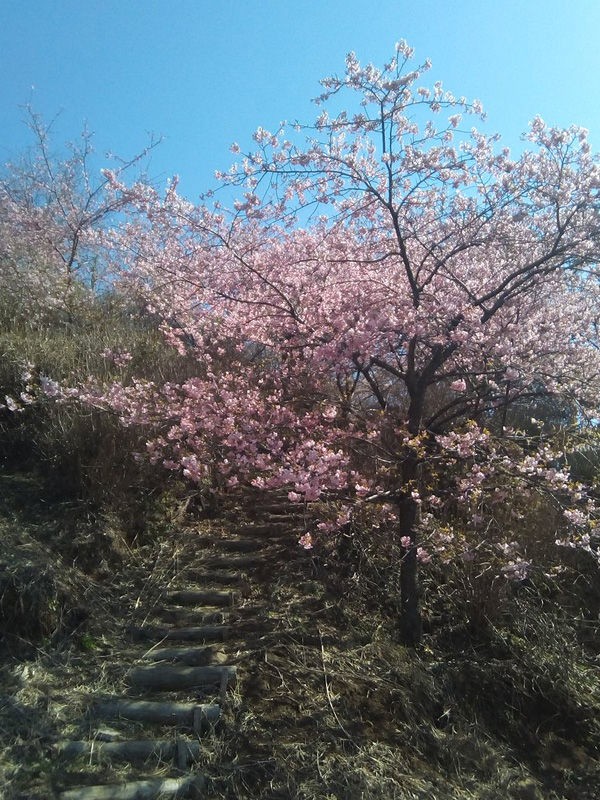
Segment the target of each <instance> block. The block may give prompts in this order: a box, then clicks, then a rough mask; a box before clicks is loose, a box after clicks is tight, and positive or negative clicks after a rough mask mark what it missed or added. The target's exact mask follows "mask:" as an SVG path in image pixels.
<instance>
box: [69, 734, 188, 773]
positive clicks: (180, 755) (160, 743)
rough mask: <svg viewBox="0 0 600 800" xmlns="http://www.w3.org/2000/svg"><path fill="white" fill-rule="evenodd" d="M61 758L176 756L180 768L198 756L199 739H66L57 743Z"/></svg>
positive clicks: (162, 758)
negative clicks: (124, 740)
mask: <svg viewBox="0 0 600 800" xmlns="http://www.w3.org/2000/svg"><path fill="white" fill-rule="evenodd" d="M58 752H59V755H60V756H61V757H63V758H71V759H74V758H79V757H81V756H85V757H86V758H87V759H88V761H89V762H90V763H94V762H98V761H129V762H131V763H136V762H137V763H139V762H140V761H142V762H144V761H149V760H151V759H152V760H158V761H171V760H176V761H177V766H178V767H179V768H180V769H182V768H185V767H187V766H189V765H190V764H193V763H194V762H195V761H197V760H198V757H199V756H200V744H199V742H184V741H182V740H179V741H166V740H156V741H128V742H68V743H65V744H64V745H59V747H58Z"/></svg>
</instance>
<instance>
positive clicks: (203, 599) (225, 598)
mask: <svg viewBox="0 0 600 800" xmlns="http://www.w3.org/2000/svg"><path fill="white" fill-rule="evenodd" d="M235 597H236V595H235V592H205V591H202V590H200V589H191V590H190V589H182V590H179V591H176V592H169V594H166V595H164V597H163V599H164V600H165V602H167V603H175V604H176V605H180V606H232V605H233V603H234V602H235Z"/></svg>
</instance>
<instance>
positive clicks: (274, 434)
mask: <svg viewBox="0 0 600 800" xmlns="http://www.w3.org/2000/svg"><path fill="white" fill-rule="evenodd" d="M412 59H413V53H412V50H411V49H410V48H409V47H408V46H407V45H406V44H405V43H404V42H401V43H400V44H398V45H397V47H396V52H395V55H394V57H393V58H392V59H391V60H390V62H389V63H388V64H386V65H385V67H384V68H383V69H381V70H380V69H377V68H375V67H374V66H372V65H367V66H362V65H361V64H359V62H358V60H357V59H356V57H355V56H354V55H353V54H350V55H349V56H348V57H347V60H346V69H345V72H344V74H343V75H342V76H341V77H337V76H333V77H329V78H326V79H325V80H323V81H322V84H323V90H324V91H323V94H322V95H321V96H320V97H319V99H318V103H319V104H321V105H322V106H323V108H324V110H323V111H322V113H321V114H320V116H319V117H318V119H317V121H316V122H315V123H314V124H313V125H312V126H302V125H299V124H296V125H294V126H291V130H290V131H288V130H287V126H285V125H282V126H281V129H279V130H277V131H276V132H269V131H266V130H264V129H262V128H259V129H258V131H257V132H256V133H255V136H254V140H255V144H256V147H255V148H254V150H253V151H251V152H248V153H246V154H245V155H241V154H240V156H239V161H238V162H237V163H236V164H234V166H233V167H232V168H231V169H230V170H229V172H227V173H220V174H219V177H220V179H221V181H222V183H223V185H224V186H225V187H229V189H228V191H231V187H234V189H237V190H238V193H239V195H240V199H239V200H238V201H236V202H235V204H234V206H233V208H232V209H230V210H227V209H226V208H225V207H224V206H222V205H221V203H220V202H216V203H214V204H213V205H211V206H209V205H208V202H207V203H205V204H204V205H201V206H194V205H192V204H190V203H188V202H186V201H185V200H184V199H183V198H181V197H179V196H178V194H177V191H176V183H173V184H172V185H171V186H170V187H169V189H168V191H167V192H166V194H165V195H164V196H163V195H160V194H159V193H157V192H156V191H154V190H153V189H151V188H149V187H147V186H133V187H127V186H125V185H124V184H123V183H122V182H121V181H120V180H119V178H118V176H116V175H115V174H113V173H106V176H107V179H108V180H109V181H110V183H111V186H112V190H113V191H114V192H115V195H118V196H119V197H120V198H122V199H123V201H124V202H125V201H126V202H128V203H129V204H130V205H131V208H132V209H133V210H134V212H133V216H132V217H131V219H130V221H129V223H128V224H127V225H126V226H125V227H124V228H123V229H122V231H121V236H122V237H123V241H124V242H127V243H128V245H127V250H128V252H129V253H130V254H131V257H130V259H129V261H128V265H127V279H128V280H129V281H132V282H133V283H135V285H136V291H141V292H144V293H145V294H146V296H147V300H148V304H149V306H151V308H152V311H153V313H154V314H156V315H157V317H158V318H159V319H161V320H162V322H163V329H164V332H165V335H166V336H167V337H168V338H169V340H170V341H171V342H172V343H173V344H174V345H175V346H176V347H177V348H178V349H179V351H180V352H182V353H184V352H185V353H188V354H189V353H193V354H194V355H195V356H196V358H197V361H198V365H199V366H198V374H197V375H196V376H194V377H192V378H190V379H189V380H187V381H184V382H182V383H180V384H173V383H170V384H167V385H164V386H159V385H155V384H148V383H144V384H140V383H138V384H134V385H130V386H123V385H118V384H117V385H113V386H112V387H110V388H109V389H106V388H103V387H94V386H90V387H88V389H87V399H88V401H89V402H93V403H96V404H104V405H109V406H111V407H112V408H113V409H116V410H117V411H118V413H119V414H120V415H121V416H122V419H123V421H124V422H126V423H127V424H135V423H138V424H144V425H146V426H148V429H149V431H151V438H150V441H149V445H148V447H149V451H150V455H151V457H152V458H153V459H154V460H155V461H160V462H162V463H164V465H165V466H166V467H167V468H168V469H172V470H180V471H183V474H184V475H185V476H186V477H189V478H190V479H192V480H196V481H206V480H210V481H211V482H212V484H213V485H214V486H215V487H220V488H221V489H224V490H225V489H226V488H227V487H231V486H235V485H238V484H240V483H241V484H244V483H245V484H252V485H254V486H260V487H266V488H275V487H286V488H288V490H289V493H290V499H291V500H293V501H301V500H302V501H307V502H312V501H315V500H318V499H319V498H321V497H323V496H325V495H326V494H327V493H328V492H336V493H337V494H338V496H341V497H344V498H346V500H347V501H348V504H349V507H350V506H351V504H352V503H353V502H354V503H356V502H359V501H360V502H363V503H373V504H374V505H375V504H379V506H380V508H381V510H382V511H381V513H382V514H385V515H387V517H388V518H392V519H395V520H396V522H395V526H396V532H395V536H396V539H397V541H398V543H399V545H400V546H401V548H402V554H403V555H402V561H401V570H400V592H401V621H400V622H401V632H402V636H403V639H404V641H406V642H408V643H415V642H417V641H418V640H419V638H420V635H421V620H420V609H419V588H418V565H419V563H427V562H429V561H430V560H431V559H432V558H440V559H441V560H444V559H450V558H454V557H456V558H463V559H465V560H466V559H469V558H473V557H475V555H476V554H477V553H478V552H481V551H482V548H483V549H485V548H486V547H487V548H488V552H494V553H495V554H496V557H497V558H498V559H499V563H500V566H499V570H500V571H501V572H502V573H503V574H504V575H505V576H506V577H507V578H514V579H516V580H521V579H523V578H524V577H526V576H527V574H528V572H529V570H530V569H531V568H532V565H531V558H530V557H529V555H528V554H527V553H526V552H523V548H522V546H521V544H520V543H519V542H518V541H515V540H514V533H513V532H512V531H510V530H506V529H505V525H506V521H505V520H503V521H502V523H500V522H494V520H495V519H499V517H498V516H497V515H496V516H495V515H494V513H495V512H494V508H498V507H499V506H500V507H504V506H505V505H506V503H507V499H508V498H510V502H511V503H512V504H513V505H514V508H515V509H518V508H519V507H521V506H523V504H525V505H527V504H531V503H534V502H538V501H539V502H541V501H542V499H543V502H551V503H553V504H554V505H555V507H556V508H557V509H558V510H564V512H565V514H564V515H563V523H562V533H561V538H560V542H561V543H562V544H564V545H573V546H576V545H578V546H582V547H584V548H586V549H588V550H589V551H590V552H591V553H592V552H593V550H594V548H593V547H592V544H593V542H592V541H591V539H590V524H591V523H590V514H592V512H593V503H592V501H591V499H590V497H589V494H588V492H587V490H586V488H585V487H583V486H580V485H578V484H576V483H575V482H573V481H572V480H571V478H570V476H569V474H568V470H567V469H566V467H565V466H564V459H563V455H564V447H561V446H559V444H558V443H557V441H556V438H552V437H551V436H550V435H549V434H550V431H549V430H544V428H543V427H541V426H540V425H537V424H536V423H535V421H534V422H532V423H530V424H529V426H528V427H525V428H524V427H522V426H521V427H520V428H519V427H515V425H516V422H515V421H516V420H517V419H518V418H519V417H520V418H522V417H523V413H525V414H526V413H527V411H528V410H531V409H533V408H535V404H536V403H538V404H539V403H542V402H545V401H552V402H555V403H557V404H558V403H562V404H563V407H564V408H569V409H570V410H571V411H570V413H571V416H572V420H571V421H572V422H573V425H574V428H575V429H577V428H579V429H581V427H582V425H584V424H585V421H586V420H589V421H593V420H596V419H597V418H598V399H599V389H600V360H599V349H598V337H597V334H598V321H599V320H598V316H599V313H600V312H599V309H600V304H599V302H598V301H599V299H600V298H599V297H598V278H597V272H596V263H597V258H598V242H599V238H598V234H599V233H600V229H599V222H600V217H599V213H598V212H599V208H598V193H599V187H600V168H599V163H598V160H597V158H596V157H595V156H594V155H592V153H591V152H590V147H589V144H588V141H587V136H586V132H585V130H583V129H581V128H577V127H571V128H568V129H566V130H559V129H556V128H553V127H550V126H548V125H546V124H545V123H544V122H543V121H542V120H541V119H540V118H539V117H536V118H535V119H534V120H533V121H532V123H531V124H530V127H529V131H528V133H527V134H526V135H525V137H524V138H525V142H526V149H525V150H524V152H523V153H522V154H521V155H518V156H512V155H511V153H510V152H509V150H508V149H506V148H502V147H501V146H500V142H499V137H497V136H494V135H492V136H490V135H486V134H484V133H482V132H481V131H480V130H478V129H477V128H476V127H473V126H472V125H471V124H469V123H468V120H469V118H475V119H477V118H481V117H482V109H481V106H480V104H479V103H478V102H469V101H467V100H466V99H465V98H463V97H456V96H454V95H453V94H451V93H450V92H448V91H446V90H445V89H444V87H443V86H442V84H441V83H439V82H437V83H435V84H434V85H433V86H432V87H429V86H427V85H426V84H425V80H424V79H425V73H426V72H427V71H428V70H429V67H430V65H429V63H428V62H425V63H424V64H422V65H419V66H414V65H413V62H412ZM346 95H348V96H349V100H348V106H347V107H348V109H349V110H340V109H341V108H342V107H343V106H344V97H345V96H346ZM353 98H357V99H353ZM232 149H233V151H234V152H236V153H239V152H240V148H239V147H238V146H237V145H234V146H233V148H232ZM140 212H141V213H140ZM123 252H125V245H124V247H123ZM350 510H351V509H350ZM347 515H348V509H347V510H345V511H344V519H347ZM452 519H454V520H455V523H454V524H452V522H451V520H452ZM303 543H304V544H305V545H306V546H308V545H310V539H307V538H306V537H305V538H304V539H303Z"/></svg>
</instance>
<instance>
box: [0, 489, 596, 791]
mask: <svg viewBox="0 0 600 800" xmlns="http://www.w3.org/2000/svg"><path fill="white" fill-rule="evenodd" d="M1 483H2V486H1V489H2V505H1V508H0V533H1V535H2V541H3V550H2V555H1V557H0V582H1V583H0V586H1V591H0V596H1V606H0V609H1V614H2V616H1V620H2V629H3V631H4V632H6V633H7V634H8V635H7V636H5V637H4V640H3V641H2V644H1V647H2V660H1V662H0V681H1V685H0V697H1V700H0V752H2V753H3V755H2V757H1V759H0V783H1V784H2V785H4V786H5V787H7V788H6V790H5V791H6V797H7V798H9V799H10V800H16V798H19V800H25V798H29V799H30V800H31V799H32V798H36V800H42V798H44V799H46V798H51V797H52V796H53V795H52V786H53V785H54V784H55V782H56V778H57V774H56V770H57V769H58V767H57V765H56V763H55V762H54V761H53V759H52V755H51V752H52V751H51V744H52V742H53V741H55V740H56V739H57V738H60V737H62V736H65V735H75V734H76V733H77V726H78V725H81V722H80V719H81V710H82V707H83V705H84V703H85V698H86V697H87V696H88V695H89V692H90V690H91V691H98V692H107V691H109V690H110V689H111V687H112V686H115V685H117V683H118V682H119V680H120V679H121V677H122V673H123V664H122V663H120V661H119V653H120V651H121V649H122V635H123V630H124V628H125V626H126V624H127V622H129V621H130V620H131V615H132V614H135V609H136V608H138V607H139V606H140V604H144V603H146V604H147V603H148V602H150V603H151V602H152V598H153V596H154V595H156V594H157V593H158V592H159V591H160V588H162V586H164V584H165V582H166V581H168V580H169V576H170V575H171V574H172V571H173V569H174V565H175V564H176V562H177V556H178V553H179V552H180V550H181V547H182V546H184V542H185V541H193V536H194V531H195V529H197V528H198V527H202V526H206V525H209V526H210V525H212V526H213V527H215V526H216V527H217V528H218V526H219V525H220V524H223V525H227V524H229V523H228V522H227V518H224V519H223V520H222V521H216V522H213V523H210V522H205V523H202V522H198V521H196V522H194V523H192V521H190V528H189V529H188V531H187V532H183V533H178V531H181V527H180V526H179V525H173V524H171V525H170V526H166V527H165V528H164V530H162V531H160V530H159V529H156V530H155V531H154V533H153V535H152V536H151V537H150V536H147V537H146V539H145V540H143V539H142V540H138V541H137V542H131V541H128V539H127V536H126V534H125V533H124V532H123V531H121V530H120V529H119V526H118V525H117V524H116V523H115V522H114V518H113V517H111V518H108V517H106V516H105V517H101V516H100V517H98V516H95V517H91V516H89V515H88V516H86V512H85V510H84V509H83V508H81V507H78V506H77V505H75V504H69V503H58V502H56V501H49V502H44V495H43V491H42V489H41V487H40V486H39V484H38V483H37V482H36V480H35V479H34V478H32V477H31V476H15V475H4V476H2V479H1ZM171 522H173V520H171ZM190 537H192V539H190ZM342 552H343V556H342V554H341V553H342ZM390 558H391V555H390V552H389V548H388V545H387V543H386V542H385V540H383V539H381V540H379V541H378V540H377V538H376V536H374V534H373V533H372V532H368V531H365V532H361V531H356V532H355V534H354V536H353V537H352V538H351V539H348V540H345V541H344V542H343V545H342V546H341V547H334V546H333V545H330V546H329V547H328V548H327V549H325V548H323V549H321V550H318V549H317V551H315V552H314V553H313V554H308V553H307V554H304V553H303V552H301V553H299V552H298V548H297V547H296V546H295V542H294V541H291V542H290V559H289V560H288V561H286V562H285V563H281V562H278V563H277V564H266V565H265V570H264V572H263V575H264V579H263V580H262V581H261V582H260V585H259V586H257V587H255V591H256V592H258V593H259V594H260V595H261V597H262V598H263V599H265V600H267V601H268V603H269V604H270V607H271V609H272V613H273V618H274V619H275V620H276V624H275V630H274V631H273V633H272V634H270V636H269V637H268V638H267V639H266V640H265V641H264V642H263V645H262V646H261V648H260V650H259V651H257V652H256V653H255V654H254V656H253V657H252V659H251V663H250V678H249V679H248V680H247V681H246V684H245V685H243V686H242V687H241V691H240V697H239V702H238V703H237V705H236V706H235V708H234V709H233V711H232V716H231V719H230V722H229V724H228V726H227V728H226V730H225V733H224V734H223V737H222V738H221V739H220V740H219V741H218V742H217V741H214V742H212V743H210V744H209V745H208V746H207V753H206V754H205V756H204V758H205V760H206V764H207V765H208V768H209V771H210V769H212V770H213V773H214V775H215V777H217V778H218V780H217V783H216V784H215V785H216V789H215V792H216V794H215V796H218V797H227V798H240V799H241V798H247V800H250V798H261V797H264V798H267V797H269V798H281V800H284V798H305V799H306V800H317V798H319V799H320V800H322V799H323V798H328V800H333V798H340V799H341V798H348V800H354V798H356V799H357V800H358V799H359V798H365V800H370V799H371V798H373V799H375V798H381V800H384V799H385V800H389V799H390V798H398V799H400V798H402V800H404V799H405V798H406V800H408V798H419V799H421V800H425V798H427V800H436V798H439V800H452V798H456V799H457V800H459V799H460V800H467V799H468V798H470V799H471V800H484V799H487V800H492V799H495V798H498V800H500V798H523V799H524V800H525V799H526V798H531V799H532V800H534V799H535V798H549V800H567V799H568V800H593V799H594V798H597V797H598V789H597V787H598V785H600V762H599V761H598V752H599V750H598V746H599V745H600V713H599V712H600V670H599V666H600V664H599V661H598V652H599V649H600V648H598V644H597V641H598V639H597V635H598V633H599V632H600V631H599V630H598V627H599V626H598V609H599V607H600V602H599V598H600V590H599V589H598V578H597V577H595V576H594V575H592V574H591V573H590V574H586V572H585V571H582V566H581V565H575V564H574V565H573V566H572V568H570V570H569V572H568V574H567V575H565V577H564V579H563V584H562V586H561V585H559V584H557V583H553V584H552V585H547V586H544V587H541V588H540V587H538V588H537V589H535V590H534V589H533V588H532V587H529V588H525V587H524V588H522V589H521V590H520V591H517V592H512V591H503V592H502V593H500V594H499V596H498V598H497V602H496V604H495V608H494V610H493V613H489V612H486V613H485V614H483V615H479V616H478V615H477V614H474V613H473V611H474V609H473V603H474V602H477V601H476V600H475V601H474V599H473V597H472V596H470V595H469V591H468V588H465V587H466V583H465V580H464V576H457V575H446V576H442V575H440V574H434V573H432V574H430V575H429V576H428V577H427V578H426V583H427V584H428V585H427V586H426V589H427V594H426V614H427V619H428V625H427V633H426V635H425V637H424V641H423V644H422V646H421V647H420V648H419V649H418V650H416V651H410V650H406V649H405V648H404V647H402V646H401V645H399V644H398V643H397V640H396V635H395V624H394V623H395V618H396V608H395V602H394V596H395V589H394V576H393V572H392V571H391V570H390V568H389V561H390ZM442 580H443V581H445V583H444V584H443V585H442ZM211 748H212V751H211V752H208V751H209V750H211ZM211 753H212V754H211Z"/></svg>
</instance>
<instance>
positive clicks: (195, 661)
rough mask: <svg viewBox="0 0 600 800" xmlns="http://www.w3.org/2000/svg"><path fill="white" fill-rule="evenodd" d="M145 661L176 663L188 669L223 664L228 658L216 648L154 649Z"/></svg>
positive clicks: (147, 654) (148, 652) (148, 653)
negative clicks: (184, 665)
mask: <svg viewBox="0 0 600 800" xmlns="http://www.w3.org/2000/svg"><path fill="white" fill-rule="evenodd" d="M141 658H142V659H143V660H144V661H174V662H177V663H181V664H186V665H187V666H188V667H206V666H210V665H220V664H223V663H224V662H225V661H226V660H227V659H228V656H227V654H226V653H224V652H223V651H222V650H216V649H215V648H214V647H153V648H152V649H151V650H148V651H147V652H146V653H144V654H143V655H142V656H141Z"/></svg>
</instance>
